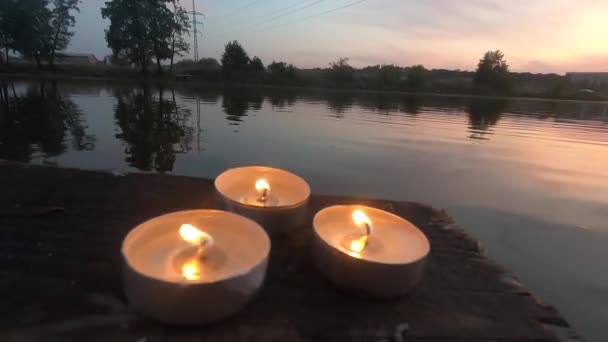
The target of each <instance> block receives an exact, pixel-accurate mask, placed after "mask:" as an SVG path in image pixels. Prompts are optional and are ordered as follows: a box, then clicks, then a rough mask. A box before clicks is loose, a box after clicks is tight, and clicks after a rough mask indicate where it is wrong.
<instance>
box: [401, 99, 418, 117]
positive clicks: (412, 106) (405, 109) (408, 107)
mask: <svg viewBox="0 0 608 342" xmlns="http://www.w3.org/2000/svg"><path fill="white" fill-rule="evenodd" d="M422 100H423V98H422V96H421V95H405V96H403V98H402V99H401V106H400V107H399V111H400V112H402V113H406V114H411V115H417V114H418V113H419V112H420V108H421V107H422Z"/></svg>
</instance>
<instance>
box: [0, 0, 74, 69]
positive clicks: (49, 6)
mask: <svg viewBox="0 0 608 342" xmlns="http://www.w3.org/2000/svg"><path fill="white" fill-rule="evenodd" d="M79 4H80V0H52V1H49V0H2V1H0V48H1V49H2V50H3V53H4V56H5V58H6V62H7V63H8V62H9V59H10V57H9V51H10V50H13V51H18V52H20V53H21V54H22V55H23V56H25V57H28V58H32V59H34V60H35V61H36V63H37V64H38V66H39V67H40V68H42V60H46V61H48V65H49V66H50V67H51V68H53V67H54V64H55V59H56V56H57V52H58V51H62V50H64V49H65V48H67V46H68V45H69V43H70V39H71V38H72V36H73V35H74V32H73V31H72V30H71V29H72V28H73V27H74V25H75V24H76V19H75V17H74V13H75V12H78V5H79Z"/></svg>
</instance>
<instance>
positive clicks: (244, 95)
mask: <svg viewBox="0 0 608 342" xmlns="http://www.w3.org/2000/svg"><path fill="white" fill-rule="evenodd" d="M263 103H264V95H262V94H261V93H259V92H257V91H247V90H239V89H226V90H225V92H224V95H223V96H222V109H223V110H224V113H225V114H226V120H228V121H229V125H231V126H238V125H240V123H241V122H242V121H243V118H244V117H246V116H247V113H248V112H249V111H250V110H255V111H259V110H260V109H262V105H263Z"/></svg>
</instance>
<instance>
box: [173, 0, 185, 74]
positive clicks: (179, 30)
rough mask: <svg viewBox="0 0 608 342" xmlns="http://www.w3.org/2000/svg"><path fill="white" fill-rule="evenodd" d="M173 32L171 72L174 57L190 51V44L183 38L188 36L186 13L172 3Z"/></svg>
mask: <svg viewBox="0 0 608 342" xmlns="http://www.w3.org/2000/svg"><path fill="white" fill-rule="evenodd" d="M173 15H174V17H173V22H172V24H173V32H172V33H171V64H170V67H169V70H170V71H171V72H173V62H174V60H175V56H180V57H182V56H184V55H185V54H187V53H188V52H189V51H190V44H189V43H188V42H187V41H186V39H185V36H186V35H188V36H189V35H190V19H189V18H188V12H187V11H186V10H185V9H184V8H183V7H181V6H177V3H176V2H174V3H173Z"/></svg>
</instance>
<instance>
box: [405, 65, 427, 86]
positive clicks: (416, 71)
mask: <svg viewBox="0 0 608 342" xmlns="http://www.w3.org/2000/svg"><path fill="white" fill-rule="evenodd" d="M427 75H428V70H426V68H425V67H424V65H421V64H419V65H414V66H412V67H411V68H410V69H409V70H408V73H407V85H408V87H410V88H411V89H422V88H424V86H425V84H426V81H427Z"/></svg>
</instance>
